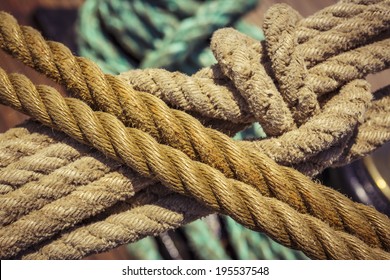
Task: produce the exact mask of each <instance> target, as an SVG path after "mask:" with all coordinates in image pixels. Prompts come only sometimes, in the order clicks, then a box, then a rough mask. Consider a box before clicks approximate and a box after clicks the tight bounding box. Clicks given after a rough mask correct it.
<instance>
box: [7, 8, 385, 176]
mask: <svg viewBox="0 0 390 280" xmlns="http://www.w3.org/2000/svg"><path fill="white" fill-rule="evenodd" d="M377 2H378V3H379V4H377V5H374V6H378V7H376V9H374V11H376V12H377V13H378V9H379V12H380V13H382V14H384V17H383V18H385V19H386V18H387V17H386V16H388V15H389V12H388V10H386V9H385V8H388V5H387V4H388V3H387V2H386V1H377ZM382 2H383V3H382ZM341 4H343V3H341ZM341 4H340V5H341ZM347 4H348V3H347ZM349 4H351V3H349ZM353 5H356V4H353ZM336 6H337V4H336ZM358 6H359V9H363V8H362V7H360V6H363V7H366V9H367V7H369V8H370V7H371V6H365V5H358ZM278 7H279V6H278ZM353 7H355V6H353ZM282 8H283V9H285V10H287V12H286V13H292V12H291V11H289V9H286V8H285V7H284V6H283V5H282ZM348 8H350V7H348ZM275 9H276V8H275ZM283 9H281V10H283ZM372 9H373V8H371V10H372ZM368 10H370V9H368ZM341 11H345V9H344V8H342V9H341ZM270 13H271V12H270ZM377 13H376V14H377ZM282 14H283V13H282ZM376 14H375V13H374V15H376ZM288 15H289V14H288ZM358 15H361V14H358ZM349 20H352V19H349ZM7 21H8V24H7V25H6V26H4V28H3V30H2V31H4V34H5V35H3V38H4V40H5V39H7V38H8V37H9V36H10V34H12V32H16V33H18V34H20V36H17V38H19V39H20V41H19V42H7V41H5V42H4V46H3V48H4V49H6V50H8V51H9V52H11V53H13V55H15V56H17V57H19V58H20V59H23V60H24V61H25V63H27V64H29V65H33V66H34V65H35V66H34V67H35V68H38V70H40V71H43V72H44V73H46V74H47V75H51V76H52V77H53V75H54V78H55V79H56V80H62V82H63V83H65V84H66V86H67V87H68V88H70V89H71V90H73V92H75V94H76V96H79V97H80V98H82V99H83V100H85V101H87V102H88V103H89V104H95V103H96V104H95V106H97V107H98V108H100V109H101V110H106V111H108V112H111V113H113V112H114V113H115V114H116V115H117V116H118V117H119V118H120V119H121V120H122V121H124V122H125V124H127V125H130V126H134V124H137V123H138V124H139V126H138V127H139V128H141V129H144V130H145V131H148V133H152V135H153V136H155V137H156V135H157V134H160V135H162V136H163V137H164V132H161V130H162V129H164V128H165V124H162V125H157V127H159V129H160V131H156V125H155V123H156V122H160V119H161V118H157V117H154V116H153V115H151V116H150V115H149V116H147V117H146V114H147V110H146V109H147V108H145V105H144V104H143V105H141V104H138V105H137V108H143V109H144V110H146V111H145V114H144V117H146V118H143V120H139V119H137V120H134V119H131V118H133V117H134V116H128V115H125V113H127V114H128V112H130V111H131V110H132V109H133V108H134V104H133V107H131V105H127V103H128V102H126V101H123V100H118V101H117V102H114V100H115V99H116V98H121V97H120V96H119V97H115V92H117V90H118V89H117V88H115V89H114V91H112V90H111V89H110V85H108V84H107V81H105V78H104V76H103V75H100V78H99V79H97V78H96V75H98V74H97V73H101V72H99V71H98V70H97V69H96V65H91V64H90V63H89V62H87V61H86V60H85V59H82V58H77V60H78V63H77V62H76V61H75V60H74V58H73V57H72V56H71V54H70V52H69V51H68V50H66V49H64V47H63V46H61V45H60V44H56V43H52V42H51V43H50V42H49V45H46V43H45V41H44V40H43V39H42V38H41V37H40V36H39V34H34V33H36V32H34V31H33V30H30V29H29V28H23V30H24V31H23V32H25V33H26V35H25V36H23V32H22V31H20V30H18V26H17V25H15V24H16V23H15V22H14V20H11V19H8V18H6V21H5V22H7ZM358 22H359V21H358ZM380 23H382V24H384V25H386V24H388V22H387V21H386V20H382V21H380ZM351 24H352V23H349V24H347V25H346V26H347V27H349V28H351ZM373 24H374V25H373V26H369V27H370V28H368V29H369V30H374V31H375V30H383V29H381V28H379V27H378V26H380V25H379V23H376V21H375V20H374V21H373ZM352 26H353V25H352ZM11 27H12V28H11ZM336 27H338V26H336ZM11 31H12V32H11ZM374 31H372V33H373V34H374V35H375V34H377V33H378V32H379V31H375V32H374ZM221 32H223V31H221ZM221 32H219V33H221ZM327 32H330V30H329V31H327ZM219 33H218V32H217V33H216V35H218V34H219ZM226 33H229V32H224V33H222V34H221V35H220V36H219V37H221V38H224V36H225V35H226ZM230 33H232V32H230ZM379 33H380V32H379ZM6 34H9V35H7V36H6ZM373 34H371V35H372V36H374V35H373ZM235 35H237V36H241V37H242V38H241V37H240V39H244V40H243V41H245V39H247V40H250V39H249V38H245V37H244V36H243V35H241V34H238V33H237V34H233V36H235ZM366 35H367V34H366ZM318 36H319V35H318ZM23 37H25V38H26V40H30V41H31V43H30V44H26V43H24V42H23ZM216 37H217V36H216ZM231 37H232V36H228V38H231ZM217 41H218V40H217ZM354 41H356V39H355V40H354ZM355 44H356V43H355ZM221 45H222V46H225V45H226V46H229V45H233V44H232V42H231V40H230V41H229V40H227V42H225V41H224V42H222V44H221ZM388 45H389V41H388V40H384V41H378V42H375V43H374V45H369V46H363V47H361V48H358V49H355V50H351V51H349V52H352V55H350V54H349V52H347V53H341V54H340V55H338V56H336V57H332V58H330V59H329V60H328V61H326V63H325V62H324V63H322V64H320V65H318V67H314V69H315V70H316V69H317V68H318V69H325V70H323V71H325V72H326V71H327V72H329V69H330V70H331V72H330V73H331V75H332V77H333V78H334V76H335V77H339V76H340V75H338V74H340V73H334V71H336V70H337V71H341V73H342V74H343V75H344V80H342V79H341V78H342V75H341V77H339V78H340V79H341V82H343V83H345V82H347V81H348V79H349V80H351V79H354V78H357V77H360V76H361V75H362V74H361V73H368V72H376V71H379V70H381V69H383V68H386V67H387V64H388V63H387V62H386V61H387V60H388V58H389V57H390V54H389V49H390V48H389V46H388ZM15 46H18V48H15ZM35 46H38V47H39V48H38V49H34V48H35ZM241 47H242V53H247V52H249V53H250V52H251V51H250V48H248V46H245V45H244V46H241ZM26 48H30V49H26ZM50 48H51V49H50ZM23 49H24V50H23ZM42 49H43V50H44V51H43V53H41V50H42ZM30 52H31V53H32V56H31V55H30ZM51 52H52V53H53V55H54V58H53V57H51ZM252 52H253V51H252ZM34 53H36V54H34ZM38 53H40V55H38ZM45 54H46V55H45ZM217 54H218V52H217ZM339 56H340V57H341V58H339ZM32 57H33V58H34V59H32ZM65 57H66V60H64V59H65ZM343 57H344V58H343ZM217 58H218V55H217ZM357 59H358V61H356V60H357ZM386 59H387V60H386ZM31 60H32V61H31ZM343 61H344V62H343ZM345 61H353V63H352V64H353V65H348V64H347V65H345ZM341 62H343V63H344V64H340V63H341ZM50 65H53V66H52V67H51V66H50ZM221 65H223V63H221ZM49 66H50V67H49ZM79 66H81V69H84V70H81V69H80V68H79ZM233 66H234V65H233ZM56 67H57V68H58V69H60V72H57V71H58V70H57V68H56ZM343 67H344V68H345V69H344V68H343ZM351 67H352V69H351ZM48 68H50V69H48ZM340 68H341V70H340ZM228 69H229V68H228ZM332 69H336V70H332ZM51 71H54V72H51ZM79 71H80V72H84V74H82V73H80V72H79ZM152 71H153V70H152ZM317 72H318V71H317V70H316V71H314V75H315V76H314V78H312V79H311V81H310V83H308V84H313V86H314V87H316V83H317V82H316V80H321V81H323V83H321V84H323V85H326V87H327V88H329V87H331V88H330V90H334V89H336V88H335V84H334V82H336V84H338V85H340V81H333V80H332V79H331V81H327V80H324V78H325V76H326V75H325V76H321V75H319V74H318V73H317ZM56 73H57V74H56ZM70 73H71V74H72V75H71V76H69V75H70ZM91 73H94V75H95V78H94V79H93V80H94V82H95V83H94V84H91V83H88V82H87V84H85V83H84V82H83V80H84V79H85V78H83V75H85V76H86V77H88V76H90V75H91ZM130 73H132V76H134V79H133V80H132V82H133V83H134V85H135V86H137V85H136V84H137V83H141V84H143V85H148V84H150V83H148V81H145V77H148V70H146V71H144V72H142V75H143V76H139V75H138V76H137V75H133V74H134V73H133V72H130ZM319 73H321V72H319ZM165 74H168V76H166V75H162V76H161V78H158V76H159V75H157V76H156V77H152V78H153V79H152V80H153V81H157V82H153V84H152V85H151V86H150V87H149V88H152V89H153V90H150V91H149V92H151V93H154V92H153V91H155V89H157V88H158V87H160V85H163V86H162V87H163V88H164V87H166V88H167V89H168V90H169V91H172V92H177V93H180V92H184V96H185V98H184V99H183V97H180V96H177V95H176V96H175V97H174V99H175V100H177V103H178V104H179V107H183V106H182V105H180V104H182V102H184V101H185V99H188V98H190V96H194V100H196V103H198V104H202V102H203V101H204V100H206V101H207V99H208V97H207V98H206V99H205V98H202V97H201V96H199V95H197V94H196V93H197V88H205V89H206V92H207V93H208V94H210V93H212V92H214V93H216V94H218V92H221V93H223V94H225V92H224V91H219V90H215V89H213V88H211V85H212V83H213V82H212V81H210V82H209V83H203V80H202V81H201V82H202V83H198V84H197V85H195V84H193V83H192V82H190V81H182V80H179V83H178V84H174V83H172V82H173V81H174V80H175V79H173V78H172V76H170V75H169V72H166V73H165ZM174 75H180V74H179V73H174ZM345 75H347V76H346V77H345ZM351 75H352V77H350V76H351ZM264 77H265V78H266V80H267V76H266V75H265V76H264ZM309 77H310V76H309ZM243 78H245V77H243ZM260 78H261V77H260ZM346 79H347V80H346ZM87 80H92V79H87ZM137 81H138V82H137ZM165 81H170V82H169V83H166V82H165ZM267 83H268V85H269V86H271V88H272V87H273V90H271V91H273V92H274V94H273V95H274V96H279V95H278V93H277V90H276V88H275V87H274V86H273V84H272V81H268V82H267ZM172 84H173V85H174V87H175V89H172V90H171V89H170V85H172ZM186 85H188V86H187V91H186V90H185V87H186ZM205 85H209V86H207V87H204V86H205ZM111 86H112V85H111ZM238 86H239V85H238ZM253 86H259V85H256V84H254V85H252V87H253ZM88 88H89V89H88ZM103 88H104V89H105V90H104V91H102V90H101V89H103ZM98 89H99V90H98ZM127 91H129V90H127ZM131 93H133V95H134V94H135V95H136V96H135V98H137V99H138V100H139V97H138V96H139V95H140V94H139V93H137V92H134V91H133V92H131ZM91 94H92V95H91ZM128 94H129V93H126V94H124V95H125V96H126V98H128ZM236 95H237V93H236ZM91 96H92V97H93V98H92V97H91ZM141 96H143V94H141ZM233 96H234V93H233ZM249 96H256V95H253V94H252V95H249ZM160 97H161V96H160ZM162 98H163V97H162ZM92 99H93V100H92ZM163 99H164V98H163ZM210 99H212V100H215V102H217V103H215V104H211V105H208V106H207V107H211V108H212V107H214V106H215V107H216V108H217V111H221V110H220V108H221V107H222V108H223V107H226V106H225V105H224V104H225V103H226V102H227V101H226V100H225V99H226V98H224V97H221V95H220V94H218V95H217V96H216V97H210ZM241 99H242V98H241ZM108 100H110V102H107V101H108ZM183 100H184V101H183ZM202 100H203V101H202ZM271 101H272V100H271ZM268 102H269V101H265V103H262V102H261V101H260V102H258V103H260V104H257V107H259V108H261V107H262V106H261V104H268ZM272 102H273V104H275V106H274V107H275V108H277V107H278V106H280V104H283V102H282V103H280V102H281V100H276V101H275V102H274V101H272ZM114 103H116V104H114ZM138 103H141V101H138ZM238 103H239V104H241V103H242V104H243V103H245V101H243V100H242V101H240V102H238ZM176 105H177V104H176ZM121 106H122V107H123V106H124V107H126V106H129V108H127V109H124V110H125V111H127V112H123V110H122V109H121V108H120V107H121ZM141 106H142V107H141ZM228 107H230V105H229V106H227V107H226V108H228ZM233 107H234V106H233ZM255 107H256V106H255ZM184 109H188V108H186V107H185V106H184ZM203 111H205V112H207V111H208V110H207V108H206V109H205V108H203ZM236 111H237V110H236ZM238 111H239V110H238ZM259 111H261V110H259ZM234 112H235V110H233V114H236V113H234ZM273 112H274V111H272V110H269V108H268V111H267V112H263V114H260V115H264V116H268V117H266V118H267V122H266V123H262V125H263V126H265V127H266V126H267V125H268V126H270V127H278V126H280V125H278V124H277V123H275V122H280V120H283V114H282V115H280V114H279V115H278V114H272V113H273ZM286 112H287V113H286V114H287V115H288V112H289V111H286ZM319 115H321V114H319ZM229 117H232V116H231V115H229ZM127 118H130V120H126V119H127ZM145 119H149V123H148V124H146V123H145ZM142 121H143V123H142ZM291 121H292V120H291ZM337 121H338V120H337V119H334V120H331V119H328V126H327V127H324V131H326V130H327V129H331V128H329V126H331V125H332V124H333V123H336V122H337ZM213 123H215V121H214V122H213ZM208 124H209V123H208ZM356 125H358V123H356ZM241 128H242V127H241ZM366 129H368V130H369V127H368V126H366ZM177 131H178V130H177ZM181 132H183V129H181ZM386 132H387V130H385V129H382V131H381V132H380V133H382V135H383V134H386ZM306 133H307V131H306ZM311 133H312V137H316V135H317V136H318V135H319V134H318V133H317V132H316V131H313V130H312V131H311ZM380 133H378V132H377V133H376V134H373V133H366V134H367V135H371V139H367V140H368V141H369V143H374V145H375V146H379V145H381V144H383V137H376V138H375V136H376V135H378V134H380ZM312 137H301V139H300V141H297V143H294V144H293V145H294V146H295V147H296V149H295V150H299V151H305V153H303V154H300V153H297V154H296V155H294V156H293V157H290V158H289V159H287V160H285V161H284V164H285V165H289V166H293V167H295V168H296V169H298V170H301V171H305V173H307V174H309V175H314V174H316V173H318V172H319V171H321V169H324V168H325V167H327V166H329V165H330V164H332V161H337V155H339V154H340V152H343V153H345V152H346V151H343V147H341V144H340V142H341V143H345V142H346V139H345V136H344V131H338V133H333V134H332V135H326V137H327V138H329V137H331V138H332V140H331V141H326V143H325V144H323V146H321V145H320V144H319V143H320V142H321V141H322V139H317V141H314V142H315V143H317V144H316V145H315V148H314V149H313V147H308V144H307V141H305V140H307V139H312ZM286 138H288V137H286ZM286 138H285V139H286ZM165 140H167V139H165ZM298 140H299V139H298ZM186 141H187V142H188V141H191V139H189V140H186ZM269 141H270V140H264V141H260V142H253V143H250V144H247V143H244V144H245V145H250V146H254V147H253V148H261V149H262V150H263V151H264V152H265V153H267V155H268V156H270V157H271V158H273V159H275V160H277V161H281V160H280V158H284V151H286V150H290V149H289V148H290V147H291V143H292V141H290V142H287V143H286V142H285V141H280V143H278V146H279V147H282V149H278V146H277V147H276V149H275V148H274V149H272V148H270V146H271V147H272V146H274V145H273V144H271V145H267V144H268V142H269ZM163 143H166V141H165V142H164V141H163ZM288 143H290V144H288ZM167 144H169V145H180V143H177V142H176V141H174V143H167ZM186 146H187V147H182V150H183V149H192V147H191V145H190V144H187V145H186ZM289 146H290V147H289ZM330 146H338V147H341V148H338V149H337V150H339V151H337V152H334V151H329V154H335V156H334V157H333V158H331V157H328V158H330V159H329V160H328V161H326V165H325V164H323V166H319V164H318V163H319V162H320V163H321V162H323V161H322V160H321V159H322V158H323V157H319V158H320V160H316V155H317V154H319V153H320V152H324V150H326V149H328V148H329V147H330ZM173 147H176V148H178V147H177V146H173ZM201 147H203V145H202V146H201ZM198 152H199V151H198ZM357 153H358V155H359V156H361V155H362V153H361V152H359V151H357ZM278 157H279V159H278ZM344 158H345V159H354V158H356V155H350V156H348V157H344ZM310 161H314V162H313V163H311V164H310V163H309V164H308V162H310ZM300 163H302V165H303V167H300V166H299V165H300ZM337 163H338V164H340V162H339V161H337ZM311 167H312V170H310V168H311Z"/></svg>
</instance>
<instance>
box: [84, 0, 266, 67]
mask: <svg viewBox="0 0 390 280" xmlns="http://www.w3.org/2000/svg"><path fill="white" fill-rule="evenodd" d="M178 2H180V1H178ZM257 3H258V0H250V1H248V0H238V1H222V0H214V1H199V0H191V1H186V4H185V5H182V3H173V2H166V1H165V2H164V1H163V2H161V1H160V2H155V1H141V0H132V1H123V0H116V1H107V0H100V1H95V0H88V1H86V2H85V3H84V4H83V6H82V7H81V9H80V14H79V23H78V45H79V51H80V54H81V55H82V56H85V57H88V58H90V59H92V60H93V61H96V62H97V63H98V65H99V66H100V67H101V68H102V69H103V70H104V71H105V72H108V73H114V74H117V73H120V72H123V71H127V70H128V69H130V68H137V67H140V68H148V67H163V68H166V69H171V70H179V71H184V72H186V73H194V72H196V71H197V70H198V69H199V68H201V67H204V66H209V65H211V64H213V63H214V62H215V58H214V57H213V55H212V53H211V51H210V49H209V48H208V45H209V42H208V40H209V38H210V37H211V35H212V33H213V32H214V31H215V30H217V29H219V28H222V27H226V26H234V27H235V28H237V29H238V30H240V31H242V32H244V33H245V34H248V35H250V36H252V37H253V38H256V39H258V40H261V39H263V34H262V33H261V32H260V31H259V29H258V28H254V27H253V26H251V25H249V24H246V23H245V22H243V21H242V20H239V17H240V16H242V15H243V14H245V13H246V12H248V11H250V10H251V9H253V8H254V7H255V5H256V4H257ZM184 6H185V7H184ZM130 15H131V16H130ZM102 27H103V28H102ZM109 38H113V39H114V40H115V42H112V39H111V40H110V39H109Z"/></svg>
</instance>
